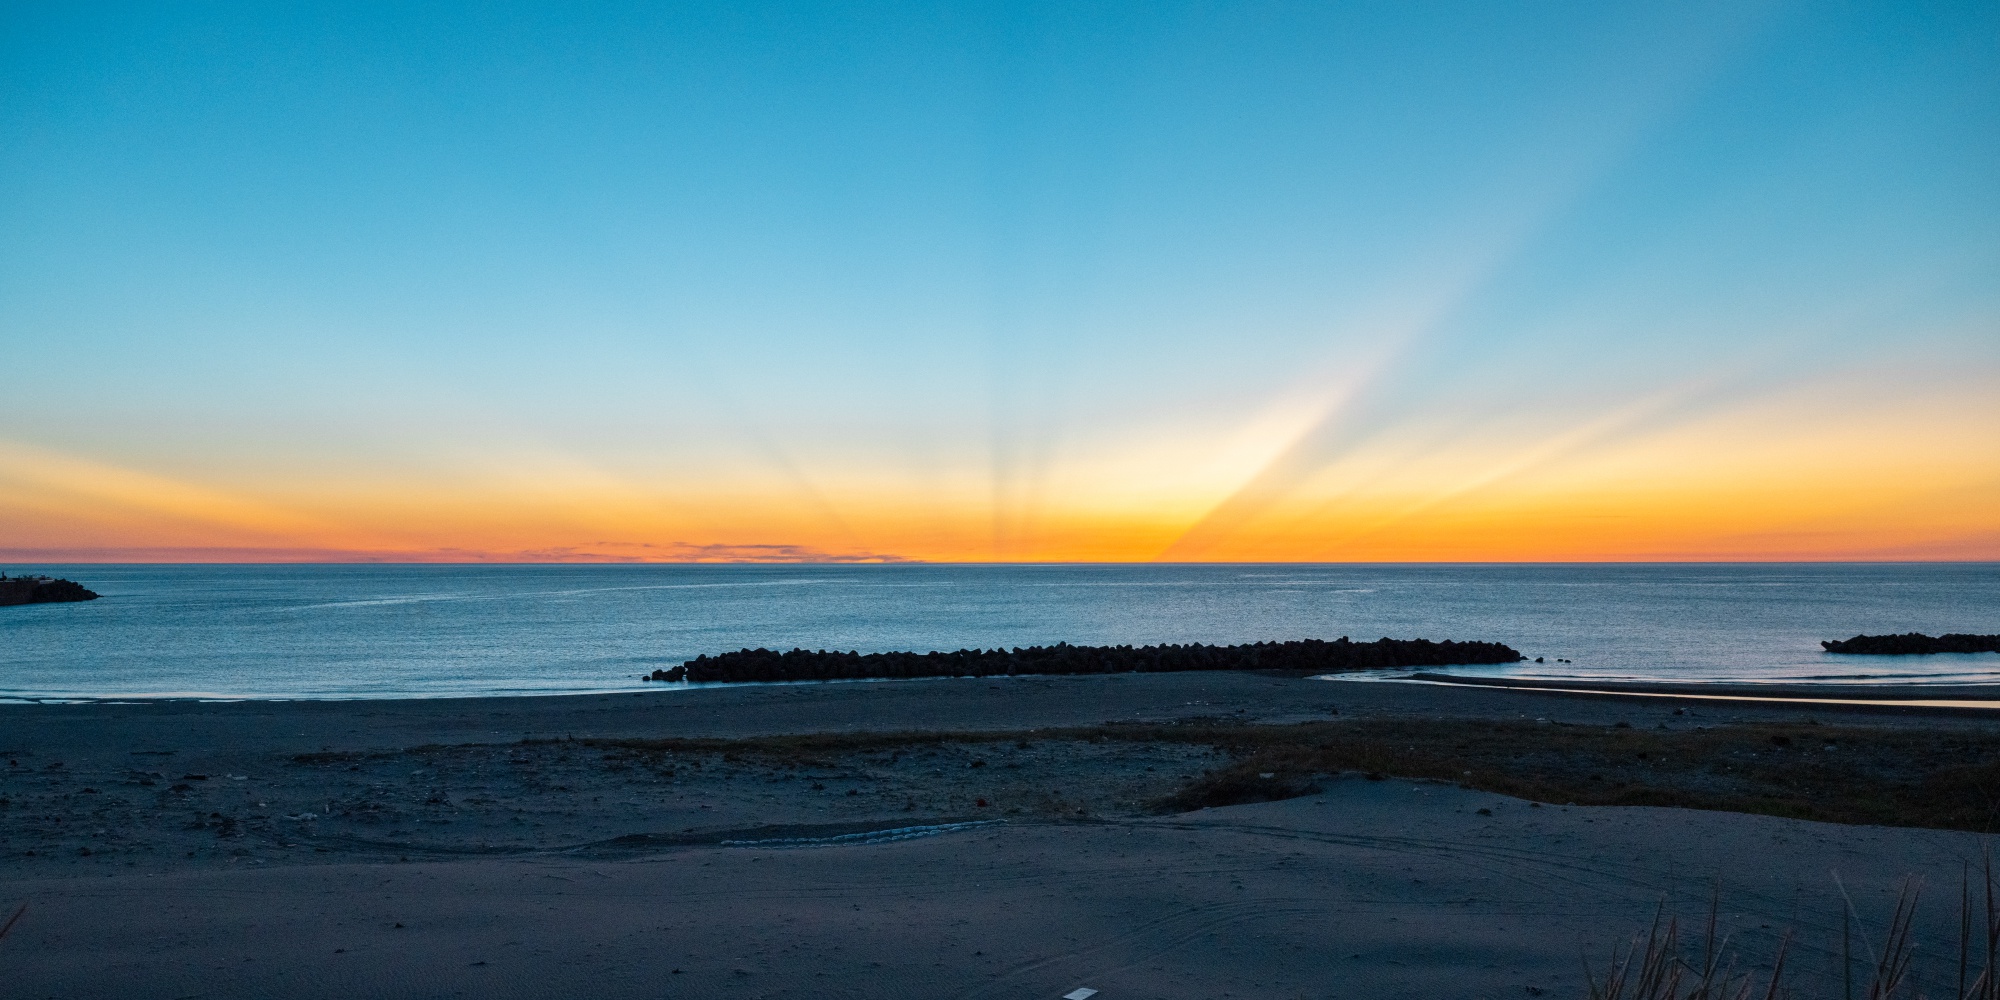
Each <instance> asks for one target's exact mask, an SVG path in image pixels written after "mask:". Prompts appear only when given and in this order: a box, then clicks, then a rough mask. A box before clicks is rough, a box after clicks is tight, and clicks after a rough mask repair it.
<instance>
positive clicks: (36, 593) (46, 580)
mask: <svg viewBox="0 0 2000 1000" xmlns="http://www.w3.org/2000/svg"><path fill="white" fill-rule="evenodd" d="M97 596H98V595H97V592H96V591H94V590H90V589H88V588H86V587H85V586H83V585H82V584H80V583H75V582H72V581H69V580H58V579H56V578H54V577H49V576H7V575H5V574H0V606H4V605H9V604H61V603H65V602H68V601H94V600H97Z"/></svg>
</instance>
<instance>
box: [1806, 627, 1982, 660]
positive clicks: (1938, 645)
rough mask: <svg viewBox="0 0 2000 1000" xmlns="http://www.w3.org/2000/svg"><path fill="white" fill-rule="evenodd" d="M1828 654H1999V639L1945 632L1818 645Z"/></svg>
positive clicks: (1878, 637)
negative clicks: (1941, 633)
mask: <svg viewBox="0 0 2000 1000" xmlns="http://www.w3.org/2000/svg"><path fill="white" fill-rule="evenodd" d="M1820 645H1822V646H1825V647H1826V651H1827V652H1829V653H1863V654H1867V655H1871V656H1920V655H1922V654H1925V653H2000V635H1966V634H1964V633H1962V632H1949V633H1946V634H1944V635H1941V636H1938V637H1936V638H1932V637H1930V636H1927V635H1925V634H1923V633H1922V632H1906V633H1904V634H1902V635H1857V636H1855V637H1854V638H1852V639H1831V640H1826V641H1822V642H1821V643H1820Z"/></svg>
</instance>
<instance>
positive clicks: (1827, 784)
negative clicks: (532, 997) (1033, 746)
mask: <svg viewBox="0 0 2000 1000" xmlns="http://www.w3.org/2000/svg"><path fill="white" fill-rule="evenodd" d="M1035 741H1091V742H1124V743H1146V742H1170V743H1180V744H1190V745H1201V746H1206V747H1211V748H1214V749H1217V750H1220V751H1223V752H1224V753H1226V754H1227V755H1228V761H1229V762H1228V763H1226V764H1224V765H1222V766H1219V767H1216V768H1214V769H1212V770H1209V771H1207V772H1205V773H1203V774H1201V775H1198V776H1195V777H1194V778H1193V779H1192V780H1190V781H1189V782H1187V783H1186V784H1185V785H1184V786H1183V787H1181V788H1179V789H1178V790H1176V791H1175V792H1174V793H1173V794H1171V795H1168V796H1165V797H1163V798H1162V799H1160V800H1159V801H1158V803H1157V807H1158V808H1159V810H1160V811H1184V810H1187V809H1195V808H1202V807H1209V806H1223V805H1235V804H1240V803H1245V802H1259V801H1272V800H1276V799H1283V798H1289V797H1293V796H1296V795H1302V794H1307V793H1309V792H1310V791H1311V790H1312V789H1313V788H1314V787H1315V782H1316V781H1318V780H1319V779H1320V778H1321V777H1322V776H1327V775H1334V774H1342V773H1361V774H1364V775H1375V776H1390V777H1396V778H1404V779H1424V780H1433V781H1447V782H1451V783H1454V784H1457V785H1461V786H1463V787H1466V788H1471V789H1477V790H1480V791H1489V792H1496V793H1499V794H1504V795H1509V796H1513V797H1516V798H1522V799H1527V800H1530V801H1534V802H1548V803H1558V804H1572V803H1573V804H1577V805H1623V806H1673V807H1682V808H1691V809H1713V810H1724V811H1730V812H1743V813H1757V814H1763V815H1771V816H1783V817H1788V818H1794V819H1807V820H1819V821H1824V822H1834V823H1857V824H1877V825H1885V826H1912V827H1928V828H1935V829H1953V830H1969V831H1974V832H1981V833H1985V832H1992V831H1993V830H1994V829H1995V828H1996V826H2000V734H1993V733H1988V732H1984V731H1980V730H1976V729H1940V730H1917V729H1911V728H1904V727H1886V726H1856V725H1820V724H1818V723H1815V722H1812V721H1800V722H1794V723H1773V724H1743V725H1727V726H1714V727H1699V726H1688V727H1684V728H1674V729H1661V728H1651V729H1648V728H1634V727H1630V726H1626V725H1623V724H1618V725H1611V726H1602V725H1569V724H1563V723H1559V722H1548V721H1538V720H1518V721H1486V720H1478V721H1475V720H1460V719H1370V720H1355V721H1329V722H1314V723H1303V724H1297V725H1245V724H1233V723H1229V722H1226V721H1220V720H1196V721H1192V722H1181V723H1160V724H1155V723H1133V724H1108V725H1103V726H1090V727H1073V728H1062V729H1054V728H1051V729H1038V730H1031V731H965V732H934V731H925V732H861V733H815V734H809V735H796V736H773V737H763V738H753V739H673V738H667V739H592V740H579V741H577V742H578V743H579V744H583V745H587V746H591V747H597V748H602V749H606V750H614V751H620V752H624V753H628V754H634V755H640V756H646V755H659V754H668V753H678V754H696V755H702V754H735V755H750V756H755V757H758V758H760V759H765V760H771V761H774V762H784V763H808V762H810V763H825V762H828V761H831V760H834V759H837V758H840V757H842V756H845V755H848V754H854V753H863V752H875V751H883V750H894V749H898V748H910V747H918V746H926V745H928V746H938V745H947V744H951V745H971V744H982V745H983V744H1006V743H1023V742H1035Z"/></svg>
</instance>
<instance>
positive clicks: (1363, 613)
mask: <svg viewBox="0 0 2000 1000" xmlns="http://www.w3.org/2000/svg"><path fill="white" fill-rule="evenodd" d="M9 569H10V570H11V571H13V572H23V571H25V572H44V573H49V574H52V575H56V576H62V577H67V578H69V579H73V580H76V581H78V582H80V583H83V584H84V585H85V586H88V587H90V588H92V589H94V590H96V591H98V592H99V593H101V594H103V595H104V599H102V600H98V601H92V602H90V603H87V604H60V605H32V606H25V607H9V608H0V699H22V698H36V699H50V698H54V699H62V698H123V697H138V696H152V697H210V698H426V697H441V696H454V695H507V694H555V693H582V692H594V691H624V690H645V689H649V688H657V687H659V686H658V685H642V684H640V683H639V682H638V677H639V675H640V674H641V673H644V672H647V671H651V670H652V669H654V668H656V667H661V666H667V665H671V664H675V663H679V662H681V661H683V660H686V659H688V658H690V657H693V656H694V655H696V654H698V653H716V652H721V651H724V650H731V649H737V648H740V647H744V646H768V647H782V648H790V647H793V646H806V647H811V648H827V649H832V648H839V649H856V650H861V651H864V652H866V651H878V650H894V649H913V650H930V649H958V648H961V647H968V646H985V647H993V646H1016V645H1031V644H1047V643H1052V642H1057V641H1069V642H1073V643H1091V644H1102V643H1135V644H1145V643H1158V642H1206V643H1236V642H1249V641H1254V640H1261V639H1300V638H1308V637H1319V638H1336V637H1339V636H1342V635H1349V636H1353V637H1354V638H1356V639H1374V638H1378V637H1381V636H1394V637H1398V638H1410V637H1423V638H1431V639H1446V638H1452V639H1486V640H1497V641H1500V642H1505V643H1508V644H1510V645H1512V646H1514V647H1515V648H1517V649H1520V650H1521V651H1523V652H1525V653H1527V654H1528V655H1529V656H1531V657H1533V656H1544V657H1548V658H1550V659H1551V660H1553V658H1555V657H1563V658H1566V659H1570V660H1573V661H1574V663H1573V664H1556V663H1553V662H1550V663H1547V664H1540V665H1537V664H1533V663H1528V664H1522V665H1521V666H1519V667H1515V668H1506V670H1504V671H1496V670H1495V669H1494V668H1483V669H1481V670H1479V671H1478V672H1480V673H1484V674H1492V673H1495V672H1513V673H1517V674H1522V675H1534V676H1571V677H1581V678H1648V679H1673V680H1735V681H1744V680H1759V681H1776V680H1786V681H1800V680H1806V679H1812V680H1825V681H1843V682H1853V681H1857V680H1863V679H1869V680H1897V681H1922V682H1935V683H2000V654H1980V655H1968V656H1926V657H1855V656H1829V655H1826V654H1824V653H1822V652H1821V651H1820V648H1819V640H1821V639H1833V638H1845V637H1847V636H1850V635H1854V634H1856V633H1862V632H1866V633H1881V632H1907V631H1919V632H1929V633H1931V634H1933V635H1936V634H1938V633H1941V632H1981V633H1992V632H2000V565H1996V564H1990V563H1988V564H1943V565H1939V564H1926V565H1842V566H1828V565H1791V566H1771V565H1757V566H1742V565H1728V566H1687V565H1670V566H1661V565H1645V566H1576V565H1565V566H1407V565H1399V566H1354V565H1339V566H1269V565H1255V566H1212V565H1205V566H1150V565H1148V566H21V567H9ZM1467 672H1471V671H1469V670H1468V671H1467Z"/></svg>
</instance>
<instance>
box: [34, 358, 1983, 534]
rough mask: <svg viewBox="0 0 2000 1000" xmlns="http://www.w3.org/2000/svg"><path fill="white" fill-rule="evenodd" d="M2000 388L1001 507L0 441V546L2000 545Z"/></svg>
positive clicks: (913, 493) (1382, 450)
mask: <svg viewBox="0 0 2000 1000" xmlns="http://www.w3.org/2000/svg"><path fill="white" fill-rule="evenodd" d="M1995 388H1996V385H1995V380H1991V379H1971V380H1967V381H1961V382H1960V383H1958V384H1957V385H1956V386H1946V387H1943V388H1939V389H1937V390H1935V391H1932V392H1931V393H1929V394H1928V395H1926V396H1924V397H1922V398H1919V399H1905V400H1899V401H1885V400H1880V399H1874V400H1869V399H1866V398H1865V397H1861V396H1858V395H1856V394H1855V393H1853V392H1851V391H1849V390H1851V389H1852V386H1831V387H1829V386H1824V385H1822V386H1817V387H1812V388H1811V389H1810V390H1807V389H1801V390H1797V391H1794V392H1791V393H1788V394H1780V395H1776V396H1771V397H1767V398H1764V399H1761V400H1759V401H1757V402H1755V403H1752V404H1746V405H1743V406H1739V407H1736V408H1733V409H1726V410H1719V411H1716V412H1710V413H1707V414H1703V415H1700V416H1698V417H1694V418H1685V419H1680V420H1677V421H1661V422H1658V423H1657V425H1653V424H1646V423H1645V422H1644V421H1639V422H1637V423H1634V422H1633V421H1630V420H1626V421H1624V422H1622V423H1617V424H1615V426H1614V424H1612V423H1607V422H1605V421H1597V422H1595V423H1589V422H1586V423H1581V424H1571V425H1566V426H1563V427H1557V428H1553V429H1551V428H1542V427H1536V426H1533V425H1529V424H1525V423H1524V424H1522V425H1521V426H1518V427H1516V426H1510V425H1508V424H1507V423H1506V422H1505V421H1504V420H1491V421H1483V422H1481V421H1461V423H1462V424H1464V426H1466V427H1469V428H1470V429H1469V430H1464V431H1462V432H1461V433H1460V437H1459V439H1458V440H1455V441H1454V440H1448V439H1445V438H1443V436H1442V435H1440V434H1438V433H1434V432H1430V431H1425V432H1423V433H1417V432H1415V431H1412V430H1411V429H1409V428H1403V429H1400V430H1391V431H1388V432H1384V433H1381V434H1378V435H1375V436H1374V437H1372V438H1370V439H1369V440H1367V441H1365V442H1363V443H1361V444H1359V445H1355V446H1353V447H1350V448H1348V449H1347V450H1345V451H1343V452H1342V453H1340V454H1335V455H1328V456H1322V457H1320V458H1319V459H1318V460H1317V464H1316V465H1314V466H1312V468H1311V470H1310V474H1309V475H1303V476H1299V477H1295V479H1294V480H1293V481H1292V482H1291V483H1290V485H1289V486H1288V487H1287V489H1286V490H1284V491H1282V492H1278V493H1273V494H1271V495H1268V496H1252V494H1253V493H1254V492H1255V490H1256V489H1258V488H1259V487H1258V486H1257V484H1258V483H1260V482H1264V481H1266V480H1267V479H1268V477H1264V478H1263V479H1260V478H1259V474H1260V470H1262V469H1265V468H1268V467H1269V466H1270V465H1271V464H1272V463H1275V462H1276V461H1278V459H1275V458H1271V457H1270V456H1271V455H1273V454H1275V452H1273V451H1271V450H1270V449H1268V448H1262V447H1261V446H1260V449H1261V450H1258V451H1256V452H1253V453H1252V454H1253V456H1256V461H1254V462H1251V463H1250V464H1247V465H1246V464H1244V463H1243V462H1241V461H1236V460H1233V459H1228V458H1227V455H1228V454H1236V452H1229V451H1227V449H1228V448H1232V447H1235V445H1229V444H1226V443H1225V444H1221V445H1216V446H1215V448H1222V449H1224V450H1223V451H1215V450H1214V449H1210V450H1209V451H1207V452H1204V451H1202V450H1201V447H1200V446H1199V443H1193V444H1186V445H1185V446H1183V447H1179V448H1176V447H1174V446H1172V443H1171V442H1169V443H1162V442H1161V441H1160V440H1156V439H1150V438H1146V437H1144V436H1140V437H1137V438H1130V437H1128V438H1126V439H1122V440H1112V441H1111V442H1110V443H1109V444H1105V445H1102V446H1099V447H1098V449H1097V450H1096V451H1092V450H1091V449H1089V448H1079V449H1077V450H1076V451H1075V452H1074V453H1072V454H1070V455H1068V456H1066V457H1064V458H1063V459H1062V460H1060V461H1058V462H1056V463H1055V464H1054V465H1053V466H1052V468H1051V470H1050V471H1049V472H1048V474H1047V475H1045V476H1044V477H1043V482H1042V484H1041V486H1040V487H1039V493H1037V494H1035V495H1032V496H1028V497H1026V498H1025V499H1022V500H1020V501H1018V502H1017V503H1016V504H1015V505H1014V506H1013V507H1012V508H1004V507H1000V506H996V501H995V500H994V496H995V493H994V491H993V490H992V488H991V485H990V483H989V482H988V481H986V480H985V479H984V478H983V477H982V474H981V470H980V468H979V467H978V466H977V464H976V463H973V462H966V463H964V464H962V465H961V466H960V467H957V468H949V469H938V468H930V467H926V468H919V469H916V470H914V471H912V470H909V469H899V468H896V467H894V466H891V465H878V466H876V467H873V468H866V467H864V468H859V469H854V468H851V467H846V468H844V474H832V473H827V472H825V471H824V470H816V469H813V468H811V467H809V466H807V467H805V471H804V472H803V473H802V474H801V475H804V476H809V477H810V483H809V487H796V486H795V485H788V484H786V483H783V482H777V481H773V480H771V479H770V478H769V477H764V478H762V479H760V478H759V477H758V476H757V475H755V474H753V473H746V472H742V471H735V472H730V471H728V470H721V471H716V472H711V473H705V474H698V475H685V476H682V477H679V478H675V477H656V478H654V479H652V480H648V479H646V478H644V477H639V476H626V477H623V478H621V477H619V476H616V475H611V474H595V473H589V472H587V470H586V471H585V472H579V471H578V469H577V467H576V466H573V465H571V466H563V465H561V464H560V463H557V464H556V465H553V466H551V468H554V469H558V470H560V471H559V472H556V473H551V472H550V471H549V470H548V469H541V468H535V467H530V466H529V465H525V464H524V465H521V466H519V467H515V468H510V469H508V470H507V475H506V476H504V477H490V476H489V477H484V478H476V477H448V476H442V475H441V476H438V477H436V478H433V479H426V480H420V481H414V482H407V481H406V482H397V481H389V480H376V481H370V480H369V479H368V478H366V476H365V475H364V474H361V473H356V474H351V475H345V476H341V477H337V478H329V479H327V480H325V481H321V482H313V483H301V482H298V481H296V480H288V481H281V482H276V483H260V482H258V481H257V480H256V479H255V478H254V477H246V478H243V479H242V480H240V481H239V482H237V483H235V484H226V483H221V482H218V481H217V479H218V478H219V477H209V478H207V479H204V480H202V481H199V482H195V481H189V480H188V479H183V478H175V477H170V476H167V475H164V474H160V473H154V472H138V471H133V470H130V469H125V468H121V467H118V466H115V465H112V464H109V463H102V462H95V461H90V460H85V459H80V458H76V457H72V456H67V455H60V454H55V453H52V452H48V451H44V450H36V449H31V448H27V447H22V446H0V512H4V515H5V516H4V518H0V525H4V526H0V559H6V560H9V561H12V562H28V563H59V562H179V561H192V562H203V561H217V562H292V561H308V562H318V561H329V562H344V561H357V562H359V561H410V562H484V561H504V562H515V561H520V562H539V561H575V562H724V561H752V562H759V561H780V562H785V561H798V562H866V561H899V560H915V561H931V562H1142V561H1152V560H1166V561H1189V562H1516V561H1528V562H1561V561H1764V560H1770V561H1824V560H1993V559H2000V409H1996V408H1995V407H1993V406H1991V405H1990V403H1989V402H1988V401H1989V400H1990V399H1992V398H1995V396H1994V395H1993V391H1994V389H1995ZM1578 427H1583V428H1585V430H1586V431H1588V433H1585V432H1581V431H1579V430H1577V428H1578ZM1135 440H1136V441H1137V442H1138V443H1139V444H1140V445H1146V446H1147V447H1139V446H1135V445H1134V444H1133V442H1134V441H1135ZM1218 456H1222V457H1218ZM1258 462H1261V463H1263V464H1262V465H1258V464H1257V463H1258ZM1201 470H1220V471H1213V472H1203V471H1201ZM1204 477H1206V478H1204ZM1245 497H1250V498H1251V500H1254V502H1248V501H1246V500H1245Z"/></svg>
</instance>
